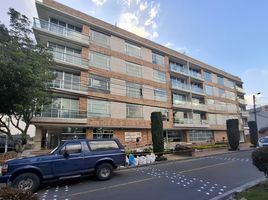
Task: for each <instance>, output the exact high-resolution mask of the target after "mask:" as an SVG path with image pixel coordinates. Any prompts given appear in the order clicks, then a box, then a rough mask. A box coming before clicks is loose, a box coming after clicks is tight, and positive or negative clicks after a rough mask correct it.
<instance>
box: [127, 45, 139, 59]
mask: <svg viewBox="0 0 268 200" xmlns="http://www.w3.org/2000/svg"><path fill="white" fill-rule="evenodd" d="M125 50H126V54H127V55H130V56H134V57H137V58H140V57H141V48H140V47H137V46H135V45H133V44H129V43H125Z"/></svg>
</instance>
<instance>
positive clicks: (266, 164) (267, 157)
mask: <svg viewBox="0 0 268 200" xmlns="http://www.w3.org/2000/svg"><path fill="white" fill-rule="evenodd" d="M251 157H252V162H253V164H254V165H255V166H256V167H257V168H258V169H259V170H260V171H261V172H264V174H265V176H266V177H267V178H268V148H267V147H262V148H259V149H256V150H255V151H253V152H252V155H251Z"/></svg>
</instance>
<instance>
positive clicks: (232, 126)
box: [226, 119, 240, 150]
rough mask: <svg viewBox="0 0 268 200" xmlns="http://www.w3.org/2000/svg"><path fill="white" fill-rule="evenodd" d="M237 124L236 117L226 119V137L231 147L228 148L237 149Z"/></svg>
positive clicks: (238, 134) (238, 137)
mask: <svg viewBox="0 0 268 200" xmlns="http://www.w3.org/2000/svg"><path fill="white" fill-rule="evenodd" d="M238 124H239V122H238V119H228V120H226V126H227V137H228V142H229V145H230V148H231V149H230V150H237V149H238V146H239V140H240V133H239V127H238Z"/></svg>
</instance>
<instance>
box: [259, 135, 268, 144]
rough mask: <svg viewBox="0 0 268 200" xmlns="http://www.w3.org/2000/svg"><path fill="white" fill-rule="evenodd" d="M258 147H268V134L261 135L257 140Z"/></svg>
mask: <svg viewBox="0 0 268 200" xmlns="http://www.w3.org/2000/svg"><path fill="white" fill-rule="evenodd" d="M258 145H259V147H268V136H265V137H261V138H260V139H259V141H258Z"/></svg>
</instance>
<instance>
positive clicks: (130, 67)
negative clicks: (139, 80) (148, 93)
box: [126, 62, 142, 77]
mask: <svg viewBox="0 0 268 200" xmlns="http://www.w3.org/2000/svg"><path fill="white" fill-rule="evenodd" d="M126 73H127V74H129V75H131V76H136V77H142V69H141V66H140V65H137V64H134V63H129V62H127V63H126Z"/></svg>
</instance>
